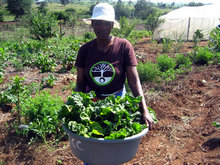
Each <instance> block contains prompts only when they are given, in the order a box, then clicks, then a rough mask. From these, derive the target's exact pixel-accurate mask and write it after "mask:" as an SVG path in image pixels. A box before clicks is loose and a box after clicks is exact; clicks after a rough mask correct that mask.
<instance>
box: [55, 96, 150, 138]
mask: <svg viewBox="0 0 220 165" xmlns="http://www.w3.org/2000/svg"><path fill="white" fill-rule="evenodd" d="M94 97H95V94H94V92H90V93H87V94H84V93H82V92H73V94H72V96H69V97H68V100H67V102H66V103H65V104H64V105H63V106H62V108H61V110H60V112H59V118H60V119H61V121H62V122H63V124H64V125H65V126H66V127H67V128H69V129H70V130H72V131H73V132H75V133H76V134H78V135H82V136H85V137H93V138H104V139H121V138H125V137H128V136H132V135H134V134H137V133H139V132H141V131H142V130H143V129H145V128H146V124H143V123H142V124H141V121H142V119H141V113H140V111H139V103H140V100H141V97H136V98H135V97H132V96H129V95H126V96H125V97H124V98H121V97H117V98H115V96H109V97H107V98H105V99H104V100H98V101H97V102H93V101H92V99H93V98H94Z"/></svg>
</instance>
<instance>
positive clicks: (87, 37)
mask: <svg viewBox="0 0 220 165" xmlns="http://www.w3.org/2000/svg"><path fill="white" fill-rule="evenodd" d="M94 38H96V36H95V34H94V33H92V32H86V33H85V34H84V41H85V42H87V41H90V40H92V39H94Z"/></svg>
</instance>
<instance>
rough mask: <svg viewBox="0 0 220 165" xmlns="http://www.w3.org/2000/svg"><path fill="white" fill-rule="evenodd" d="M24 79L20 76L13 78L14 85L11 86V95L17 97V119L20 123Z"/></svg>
mask: <svg viewBox="0 0 220 165" xmlns="http://www.w3.org/2000/svg"><path fill="white" fill-rule="evenodd" d="M24 80H25V79H24V78H20V77H19V76H15V77H14V78H13V84H12V86H11V90H10V92H11V94H12V95H14V96H15V97H16V100H15V104H16V110H17V117H18V122H19V123H20V122H21V118H20V103H21V97H22V93H23V92H24Z"/></svg>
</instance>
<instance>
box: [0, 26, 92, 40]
mask: <svg viewBox="0 0 220 165" xmlns="http://www.w3.org/2000/svg"><path fill="white" fill-rule="evenodd" d="M91 31H92V29H91V28H90V27H89V26H88V25H78V26H74V27H73V26H69V25H63V24H62V25H60V32H59V33H60V34H62V33H64V36H69V35H75V36H80V35H83V34H85V33H86V32H91ZM25 38H29V31H28V29H27V28H25V27H24V26H23V25H22V24H20V23H17V22H7V23H4V22H0V40H1V39H25Z"/></svg>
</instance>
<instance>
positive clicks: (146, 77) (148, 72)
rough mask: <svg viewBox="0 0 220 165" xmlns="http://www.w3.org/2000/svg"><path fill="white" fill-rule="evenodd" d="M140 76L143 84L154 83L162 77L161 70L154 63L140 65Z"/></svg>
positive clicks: (138, 69)
mask: <svg viewBox="0 0 220 165" xmlns="http://www.w3.org/2000/svg"><path fill="white" fill-rule="evenodd" d="M137 71H138V75H139V77H140V81H141V83H144V82H153V81H155V80H156V78H157V77H158V76H159V75H160V71H159V68H158V66H157V65H156V64H154V63H153V62H150V61H149V62H147V63H146V64H144V63H139V64H138V66H137Z"/></svg>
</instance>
